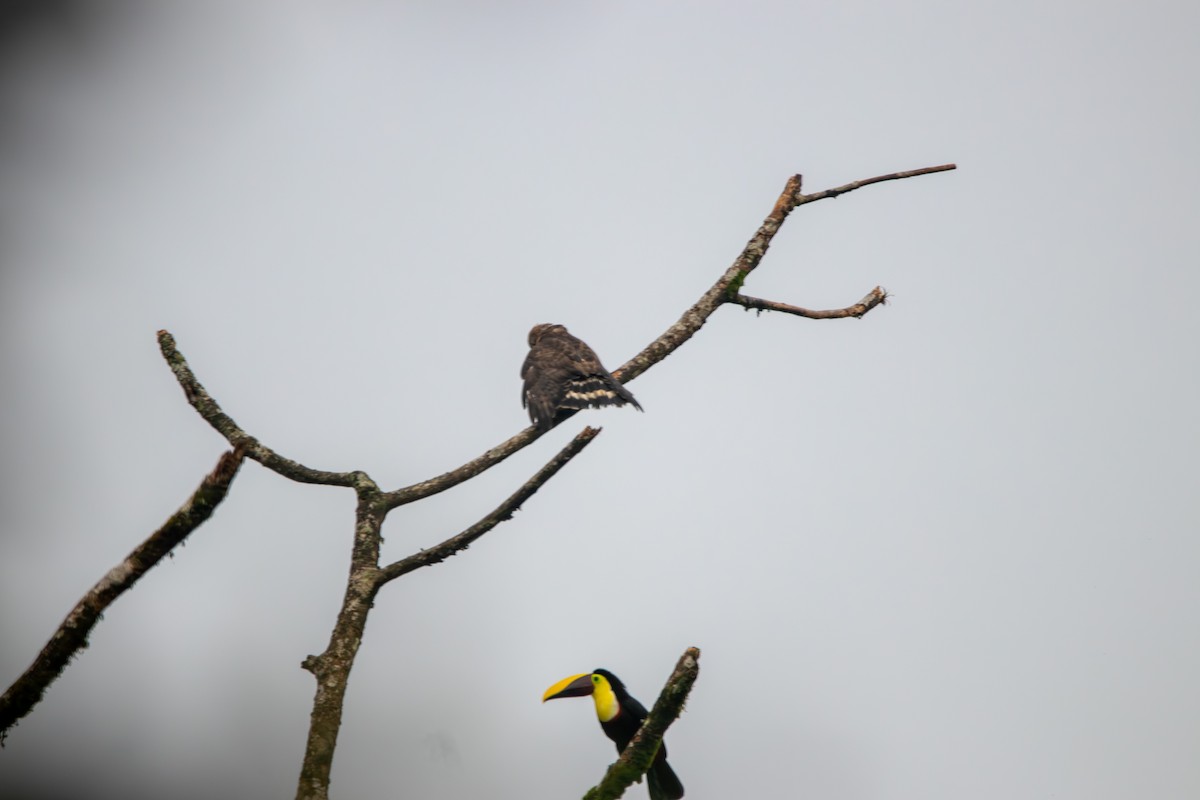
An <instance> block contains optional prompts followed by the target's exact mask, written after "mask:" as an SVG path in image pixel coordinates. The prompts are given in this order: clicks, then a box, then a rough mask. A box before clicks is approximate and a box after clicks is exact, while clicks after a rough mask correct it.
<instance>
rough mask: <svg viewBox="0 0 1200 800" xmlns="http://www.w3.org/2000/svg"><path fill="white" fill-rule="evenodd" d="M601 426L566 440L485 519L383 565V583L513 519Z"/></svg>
mask: <svg viewBox="0 0 1200 800" xmlns="http://www.w3.org/2000/svg"><path fill="white" fill-rule="evenodd" d="M600 431H601V429H600V428H591V427H589V428H584V429H583V430H582V431H580V432H579V433H578V434H577V435H576V436H575V438H574V439H572V440H571V441H570V442H568V443H567V446H566V447H564V448H563V449H562V450H559V451H558V454H557V455H555V456H554V458H552V459H550V460H549V461H548V462H546V465H545V466H543V467H542V468H541V469H539V470H538V471H537V473H536V474H534V476H533V477H532V478H530V479H529V480H527V481H525V483H524V485H522V486H521V488H520V489H518V490H517V491H516V492H514V493H513V494H512V496H511V497H509V498H508V499H507V500H505V501H504V502H503V503H501V504H500V505H499V506H497V507H496V510H495V511H493V512H492V513H490V514H488V515H487V516H486V517H484V518H483V519H481V520H479V522H476V523H475V524H474V525H472V526H471V527H469V528H467V529H466V530H465V531H463V532H462V533H459V534H457V535H455V536H451V537H450V538H449V539H447V540H446V541H444V542H442V543H441V544H439V545H435V546H434V547H431V548H429V549H428V550H422V551H420V552H419V553H414V554H412V555H411V556H409V557H408V558H402V559H400V560H399V561H396V562H395V563H392V564H389V565H388V566H386V567H384V568H383V572H382V573H381V575H380V585H382V584H384V583H387V582H388V581H391V580H395V579H396V578H399V577H400V576H401V575H404V574H406V573H408V572H412V571H413V570H416V569H420V568H421V567H427V566H429V565H430V564H438V563H440V562H442V561H445V560H446V559H447V558H449V557H450V556H453V555H456V554H458V553H459V552H461V551H463V550H466V549H467V548H468V547H470V546H471V544H472V543H473V542H474V541H475V540H476V539H478V538H479V537H480V536H483V535H484V534H485V533H487V532H488V531H490V530H491V529H492V528H494V527H496V526H497V525H499V524H500V523H501V522H504V521H505V520H509V519H512V515H513V513H514V512H515V511H516V510H517V509H519V508H520V507H521V505H522V504H523V503H524V502H525V501H526V500H528V499H529V498H530V497H533V495H534V493H535V492H536V491H537V490H538V489H540V488H541V487H542V484H544V483H545V482H546V481H548V480H550V479H551V478H553V477H554V475H555V473H557V472H558V471H559V470H560V469H562V468H563V467H565V466H566V465H567V462H568V461H570V460H571V459H572V458H574V457H575V456H577V455H579V453H580V451H582V450H583V448H585V447H587V446H588V444H589V443H590V442H591V441H592V439H595V438H596V436H597V435H598V434H599V433H600Z"/></svg>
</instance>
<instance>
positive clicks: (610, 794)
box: [583, 647, 700, 800]
mask: <svg viewBox="0 0 1200 800" xmlns="http://www.w3.org/2000/svg"><path fill="white" fill-rule="evenodd" d="M699 676H700V649H699V648H696V647H689V648H688V649H687V650H685V651H684V653H683V655H682V656H681V657H680V659H679V662H678V663H677V664H676V665H675V671H674V672H672V673H671V677H670V678H668V679H667V683H666V685H665V686H663V689H662V691H661V692H660V693H659V695H658V700H656V701H655V702H654V708H652V709H650V713H649V714H648V715H647V716H646V721H645V722H643V723H642V727H641V728H639V729H638V732H637V734H636V735H635V736H634V737H633V739H632V740H630V742H629V744H628V745H626V746H625V750H624V751H623V752H622V753H621V756H620V758H618V759H617V760H616V761H615V762H613V763H612V764H610V765H609V767H608V771H607V772H605V773H604V777H603V778H602V779H601V780H600V782H599V783H598V784H596V785H595V786H593V787H592V788H591V789H589V790H588V792H587V794H585V795H584V796H583V800H616V798H618V797H620V796H621V795H623V794H624V793H625V790H626V789H628V788H629V787H630V786H632V785H633V782H634V781H636V780H638V779H640V778H641V777H642V776H643V775H645V774H646V770H648V769H650V765H651V764H653V763H654V756H655V754H656V753H658V748H659V744H660V743H661V742H662V738H663V736H664V735H665V734H666V732H667V728H669V727H671V723H672V722H674V721H675V720H676V719H678V718H679V715H680V714H681V713H683V706H684V703H686V702H687V698H688V693H689V692H691V691H692V684H694V683H695V682H696V678H698V677H699Z"/></svg>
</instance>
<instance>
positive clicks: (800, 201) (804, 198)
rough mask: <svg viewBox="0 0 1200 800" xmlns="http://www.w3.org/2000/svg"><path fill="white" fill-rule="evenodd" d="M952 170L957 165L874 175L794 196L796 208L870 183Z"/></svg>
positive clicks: (943, 165)
mask: <svg viewBox="0 0 1200 800" xmlns="http://www.w3.org/2000/svg"><path fill="white" fill-rule="evenodd" d="M952 169H958V165H957V164H942V165H940V166H937V167H922V168H921V169H910V170H908V171H907V172H890V173H888V174H887V175H876V176H875V177H874V178H863V179H862V180H861V181H854V182H853V183H847V184H845V185H844V186H835V187H834V188H832V189H826V190H825V191H823V192H816V193H815V194H799V193H797V195H796V203H795V205H797V206H802V205H804V204H805V203H815V202H817V201H818V200H824V199H826V198H827V197H837V196H839V195H843V194H845V193H846V192H853V191H854V190H855V189H861V188H862V187H864V186H870V185H871V184H872V183H883V182H884V181H898V180H903V179H904V178H915V177H917V176H918V175H931V174H933V173H935V172H949V171H950V170H952Z"/></svg>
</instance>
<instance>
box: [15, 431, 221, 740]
mask: <svg viewBox="0 0 1200 800" xmlns="http://www.w3.org/2000/svg"><path fill="white" fill-rule="evenodd" d="M244 454H245V453H244V451H243V450H242V449H240V448H234V449H233V451H232V452H228V453H225V454H224V455H222V456H221V458H220V460H219V461H217V466H216V467H215V468H214V469H213V471H212V472H210V473H209V474H208V475H206V476H205V478H204V480H203V481H202V482H201V483H200V486H199V488H197V489H196V491H195V492H193V493H192V496H191V497H189V498H188V500H187V502H186V503H184V504H183V506H182V507H181V508H180V509H179V510H178V511H176V512H175V513H174V514H173V515H172V516H171V518H170V519H168V520H167V522H166V524H164V525H163V526H162V527H161V528H159V529H158V530H157V531H155V532H154V533H152V534H151V535H150V536H149V538H147V539H146V540H145V541H144V542H142V543H141V544H140V545H138V546H137V547H136V548H134V550H133V552H131V553H130V554H129V555H127V556H126V557H125V559H124V560H123V561H122V562H121V563H120V564H118V565H117V566H115V567H113V568H112V569H111V570H109V571H108V573H107V574H106V575H105V576H104V577H103V578H101V579H100V580H99V581H98V582H97V583H96V585H95V586H93V587H92V588H91V590H90V591H88V593H87V594H85V595H84V596H83V598H82V599H81V600H80V601H79V602H78V603H76V604H75V607H74V608H73V609H71V613H69V614H67V617H66V619H64V620H63V622H62V624H61V625H59V626H58V630H56V631H55V632H54V635H53V636H51V637H50V641H49V642H47V643H46V646H45V647H43V648H42V651H41V652H40V653H38V656H37V658H36V659H34V662H33V664H32V665H30V667H29V669H27V670H25V673H24V674H23V675H21V677H19V678H17V680H16V682H15V683H13V685H12V686H10V687H9V688H8V691H6V692H5V693H4V695H3V696H0V744H3V743H4V737H5V735H7V733H8V730H9V729H10V728H11V727H12V726H13V725H15V724H16V723H17V720H19V719H21V718H22V717H24V716H25V715H26V714H28V713H29V712H30V710H32V709H33V707H34V706H35V705H36V704H37V703H38V702H39V701H40V700H41V699H42V695H43V694H44V693H45V691H46V689H47V688H48V687H49V686H50V684H51V683H52V682H53V681H54V679H55V678H57V677H58V676H59V675H60V674H62V671H63V670H64V669H65V668H66V666H67V663H68V662H69V661H70V660H71V657H72V656H73V655H75V653H77V652H78V651H79V650H81V649H82V648H84V647H86V646H87V638H88V634H90V633H91V631H92V628H94V627H95V626H96V622H97V621H98V620H99V619H100V615H101V614H102V613H103V612H104V610H105V609H106V608H108V607H109V606H110V605H112V603H113V601H114V600H116V599H117V598H118V597H120V596H121V595H122V594H124V593H125V592H126V591H127V590H128V589H130V588H131V587H132V586H133V585H134V584H135V583H137V581H138V579H139V578H141V577H142V576H143V575H145V574H146V572H147V571H149V570H150V568H151V567H153V566H154V565H155V564H157V563H158V562H159V561H161V560H162V558H163V556H165V555H167V553H169V552H171V550H172V549H173V548H174V547H175V546H176V545H178V544H179V543H180V542H182V541H183V540H184V539H185V538H187V536H188V534H190V533H191V532H192V531H194V530H196V528H197V527H199V526H200V525H201V524H202V523H203V522H204V521H205V520H207V519H208V518H209V517H210V516H212V513H213V511H214V510H215V509H216V507H217V505H219V504H220V502H221V501H222V500H224V499H225V495H226V493H227V492H228V491H229V484H230V483H231V482H232V481H233V478H234V476H235V475H237V471H238V467H239V466H241V463H242V458H243V456H244Z"/></svg>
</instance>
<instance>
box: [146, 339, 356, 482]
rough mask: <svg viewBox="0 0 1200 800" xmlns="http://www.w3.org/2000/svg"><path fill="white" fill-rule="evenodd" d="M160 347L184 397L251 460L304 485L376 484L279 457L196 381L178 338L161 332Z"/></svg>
mask: <svg viewBox="0 0 1200 800" xmlns="http://www.w3.org/2000/svg"><path fill="white" fill-rule="evenodd" d="M158 346H159V349H160V350H161V351H162V354H163V358H165V359H166V361H167V366H169V367H170V368H171V372H173V373H175V378H176V380H178V381H179V385H180V386H182V387H183V394H184V396H185V397H187V401H188V402H189V403H191V404H192V408H194V409H196V411H197V412H199V414H200V416H201V417H203V418H204V419H205V421H207V422H208V424H209V425H212V426H213V427H214V428H216V429H217V432H218V433H220V434H221V435H222V436H224V437H225V438H226V439H227V440H228V441H229V443H230V444H231V445H233V446H234V447H238V446H241V447H242V448H243V449H244V450H245V452H246V456H247V457H248V458H252V459H254V460H255V461H257V462H258V463H260V464H262V465H263V466H264V467H266V468H267V469H269V470H271V471H272V472H277V473H279V474H280V475H282V476H283V477H285V478H291V479H292V480H294V481H299V482H301V483H320V484H325V485H328V486H351V487H358V486H360V485H362V486H363V487H364V488H366V487H368V486H373V485H374V484H373V483H371V479H370V478H368V477H367V475H366V474H365V473H363V472H357V471H355V472H326V471H325V470H319V469H312V468H311V467H306V466H304V465H303V464H301V463H299V462H297V461H292V460H291V459H290V458H284V457H283V456H281V455H279V454H278V453H276V452H275V451H274V450H272V449H271V448H269V447H267V446H266V445H264V444H262V443H261V442H259V441H258V439H255V438H254V437H253V436H251V435H250V434H248V433H246V432H245V431H244V430H242V429H241V428H240V427H238V424H237V423H236V422H234V421H233V419H232V418H231V417H230V416H229V415H228V414H226V413H225V412H224V411H222V410H221V407H220V406H219V405H217V401H216V400H214V399H212V396H211V395H209V393H208V392H207V391H206V390H205V388H204V387H203V386H201V385H200V381H198V380H196V376H195V375H194V374H192V370H191V368H190V367H189V366H188V363H187V360H186V359H184V357H183V353H180V352H179V350H178V349H176V347H175V337H174V336H172V335H171V334H170V333H168V332H167V331H159V332H158Z"/></svg>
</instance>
